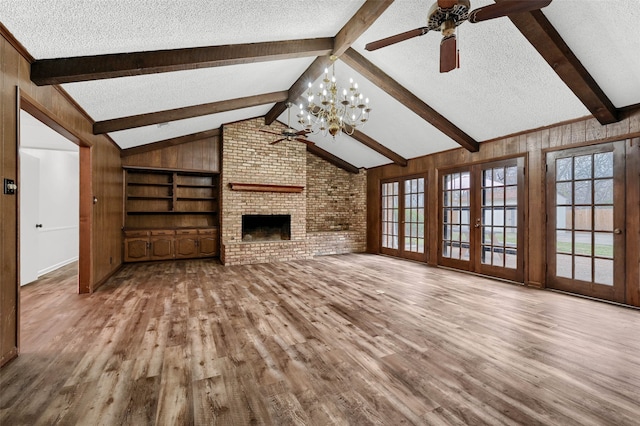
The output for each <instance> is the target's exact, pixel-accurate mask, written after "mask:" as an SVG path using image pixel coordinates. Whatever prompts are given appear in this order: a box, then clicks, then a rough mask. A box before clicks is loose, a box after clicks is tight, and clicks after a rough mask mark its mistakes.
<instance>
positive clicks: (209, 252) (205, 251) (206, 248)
mask: <svg viewBox="0 0 640 426" xmlns="http://www.w3.org/2000/svg"><path fill="white" fill-rule="evenodd" d="M198 249H199V255H200V257H211V256H217V255H218V238H217V237H216V236H215V235H213V234H212V235H200V239H199V240H198Z"/></svg>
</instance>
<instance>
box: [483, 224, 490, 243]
mask: <svg viewBox="0 0 640 426" xmlns="http://www.w3.org/2000/svg"><path fill="white" fill-rule="evenodd" d="M492 235H493V228H491V227H483V230H482V242H483V243H487V244H491V240H492V237H491V236H492Z"/></svg>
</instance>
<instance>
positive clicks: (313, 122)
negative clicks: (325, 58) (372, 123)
mask: <svg viewBox="0 0 640 426" xmlns="http://www.w3.org/2000/svg"><path fill="white" fill-rule="evenodd" d="M329 59H331V76H329V69H328V68H325V70H324V79H323V80H322V83H321V84H320V87H319V90H314V89H313V85H312V84H311V83H309V89H308V91H307V94H306V97H307V107H306V108H305V107H304V106H303V105H302V104H300V112H299V113H298V116H297V117H298V123H299V124H300V125H302V126H303V127H304V128H305V129H306V130H308V131H310V132H313V133H321V134H322V135H324V136H326V135H327V133H328V134H330V135H331V136H333V138H334V139H335V137H336V135H337V134H339V133H340V132H341V131H342V132H344V133H346V134H347V135H349V136H350V135H352V134H353V132H355V130H356V127H358V126H360V127H362V126H363V125H364V124H365V123H366V122H367V121H368V120H369V112H371V108H370V107H369V98H365V97H364V96H363V94H362V93H360V91H359V90H358V83H354V81H353V79H349V85H350V87H349V88H348V89H342V90H340V88H339V87H338V84H337V83H336V75H335V61H336V59H338V57H337V56H335V55H331V56H330V58H329Z"/></svg>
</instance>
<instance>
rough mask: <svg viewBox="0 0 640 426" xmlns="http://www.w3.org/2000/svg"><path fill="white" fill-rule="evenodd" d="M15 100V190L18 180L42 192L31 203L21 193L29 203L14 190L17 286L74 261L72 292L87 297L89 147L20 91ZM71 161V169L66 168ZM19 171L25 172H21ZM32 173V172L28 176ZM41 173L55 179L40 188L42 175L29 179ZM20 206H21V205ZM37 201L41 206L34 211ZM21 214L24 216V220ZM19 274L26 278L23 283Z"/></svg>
mask: <svg viewBox="0 0 640 426" xmlns="http://www.w3.org/2000/svg"><path fill="white" fill-rule="evenodd" d="M18 101H19V104H18V112H19V115H18V123H17V124H18V148H19V149H18V152H19V161H18V176H19V179H20V180H19V183H20V187H22V179H26V181H27V182H26V183H27V185H29V184H30V185H31V187H32V188H33V187H34V186H33V185H35V188H36V190H37V189H38V188H40V189H42V190H45V191H46V193H45V194H42V196H37V198H36V197H34V196H33V195H34V194H33V193H32V191H28V190H25V191H24V192H25V194H24V195H26V196H31V197H30V198H31V200H28V198H29V197H27V198H24V199H23V197H22V195H23V194H22V191H20V190H19V193H20V199H19V203H18V206H19V208H18V211H19V219H20V220H19V221H18V233H19V235H20V241H21V243H20V245H19V248H18V253H17V258H18V268H19V269H18V270H19V271H20V282H19V283H18V285H21V284H26V283H27V282H30V281H33V279H30V278H34V274H35V278H37V276H38V275H41V274H44V273H47V272H50V271H52V270H55V269H56V267H62V266H64V265H67V264H68V263H69V262H71V261H77V263H78V279H77V282H78V293H89V292H90V291H91V287H90V284H91V279H90V277H91V264H90V261H91V244H90V242H91V214H90V213H91V205H92V200H91V162H90V160H91V151H90V150H91V148H90V146H89V145H87V144H86V143H85V142H83V141H82V140H81V139H80V138H78V137H77V136H75V135H74V134H72V133H71V132H69V131H67V130H66V129H65V128H64V127H63V126H62V125H60V124H59V123H58V122H57V121H56V120H55V119H54V117H52V116H51V114H50V113H48V112H47V110H46V109H45V108H44V107H42V106H41V105H39V104H38V103H37V102H36V101H35V100H33V99H31V98H30V97H28V96H27V95H25V94H23V93H21V92H20V91H19V93H18ZM23 121H24V123H23ZM23 124H24V125H23ZM23 148H24V149H23ZM43 162H44V164H45V165H46V166H45V167H44V168H43V167H40V166H41V165H42V163H43ZM74 162H75V164H72V163H74ZM39 163H41V164H39ZM24 168H27V170H23V169H24ZM65 168H67V169H65ZM68 169H71V170H68ZM36 170H37V172H34V171H36ZM41 170H46V171H45V172H44V174H45V175H48V176H54V175H55V177H48V178H47V179H49V180H50V181H49V182H47V183H46V185H48V187H47V188H43V187H42V186H41V178H44V176H40V177H37V176H34V174H35V175H37V174H39V173H40V171H41ZM24 171H30V172H31V174H28V173H23V172H24ZM69 173H71V175H70V174H69ZM29 181H31V182H29ZM61 186H62V188H60V187H61ZM40 192H43V191H40ZM56 194H57V195H56ZM56 197H58V198H57V199H56ZM69 197H70V198H69ZM25 202H26V203H27V205H26V206H25V205H23V203H25ZM40 202H43V203H44V204H45V205H44V206H39V204H40ZM34 203H35V204H34ZM63 203H68V204H71V206H70V209H68V208H65V207H64V206H62V205H61V204H63ZM42 207H46V208H47V211H46V216H47V217H46V220H47V223H46V224H45V218H44V217H42V215H41V214H40V212H41V211H42ZM23 210H24V211H23ZM27 210H28V211H27ZM23 214H26V217H24V216H23ZM34 231H35V232H34ZM23 238H26V241H23ZM24 244H27V247H23V245H24ZM34 244H35V245H34ZM57 244H59V245H62V246H61V247H60V246H57ZM41 255H44V256H41ZM43 257H44V258H43ZM23 270H24V271H23ZM27 270H31V272H26V271H27ZM23 273H26V274H28V276H26V277H25V278H24V279H23V278H22V274H23Z"/></svg>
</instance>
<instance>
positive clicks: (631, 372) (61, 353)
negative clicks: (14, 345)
mask: <svg viewBox="0 0 640 426" xmlns="http://www.w3.org/2000/svg"><path fill="white" fill-rule="evenodd" d="M74 274H75V271H74V269H73V268H72V267H69V268H65V269H64V270H61V271H57V272H55V273H53V274H50V275H49V276H47V277H46V278H44V279H42V280H40V281H39V282H37V283H35V284H31V285H28V286H26V287H24V288H23V289H22V291H21V302H22V304H21V309H22V329H21V337H22V353H21V355H20V357H19V358H18V359H17V360H15V361H13V362H11V363H9V365H7V366H6V367H5V368H3V369H2V370H0V392H1V395H0V424H2V425H12V426H13V425H53V424H61V425H76V424H77V425H120V424H127V425H147V424H149V425H152V424H159V425H189V424H196V425H213V424H221V425H248V424H265V425H334V424H337V425H347V424H353V425H361V424H378V425H401V424H427V425H432V424H433V425H461V424H473V425H482V424H490V425H498V424H507V425H516V424H523V425H542V424H547V425H638V424H640V337H639V336H640V332H639V330H640V311H638V310H633V309H629V308H624V307H619V306H613V305H609V304H605V303H601V302H596V301H591V300H586V299H581V298H577V297H572V296H568V295H563V294H558V293H552V292H548V291H540V290H534V289H528V288H523V287H519V286H516V285H511V284H505V283H501V282H496V281H492V280H488V279H484V278H477V277H474V276H470V275H465V274H460V273H457V272H452V271H448V270H443V269H436V268H430V267H427V266H425V265H423V264H419V263H414V262H408V261H403V260H399V259H393V258H389V257H383V256H374V255H366V254H352V255H342V256H328V257H321V258H317V259H316V260H310V261H298V262H288V263H277V264H268V265H252V266H232V267H224V266H221V265H219V264H216V263H215V262H212V261H210V260H190V261H177V262H164V263H148V264H131V265H127V266H125V267H124V268H123V269H122V270H121V271H120V272H119V273H118V274H116V275H115V276H114V277H112V278H111V279H110V280H109V282H108V283H106V284H105V285H104V286H102V287H101V288H100V289H99V290H98V291H97V292H96V293H94V294H93V295H78V294H75V292H76V287H77V284H76V278H75V275H74Z"/></svg>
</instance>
